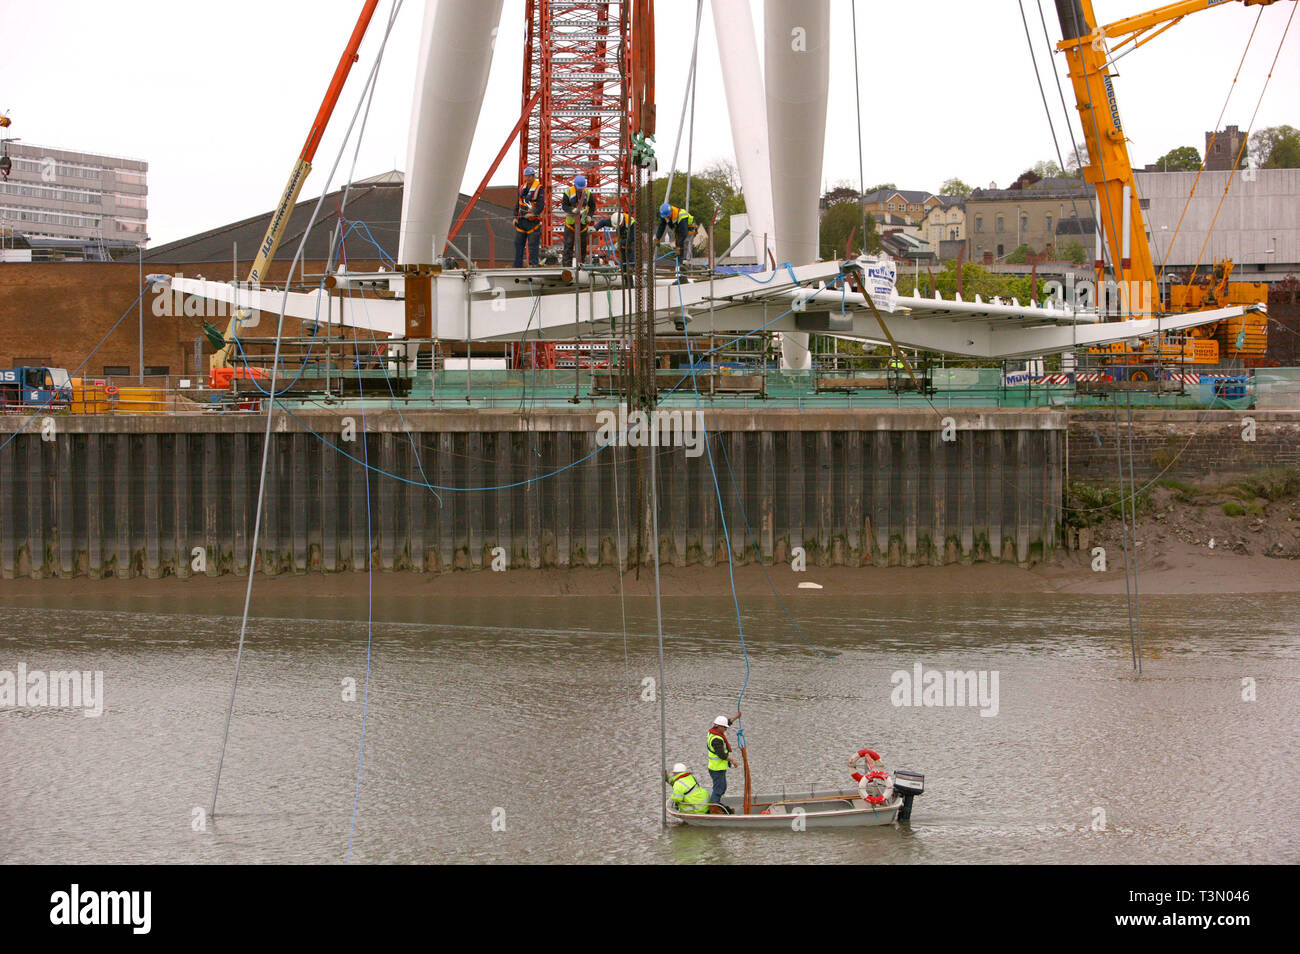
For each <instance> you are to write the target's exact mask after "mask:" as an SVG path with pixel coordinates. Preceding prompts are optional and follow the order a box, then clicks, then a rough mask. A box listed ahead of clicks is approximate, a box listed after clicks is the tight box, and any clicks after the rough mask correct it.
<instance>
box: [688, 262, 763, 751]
mask: <svg viewBox="0 0 1300 954" xmlns="http://www.w3.org/2000/svg"><path fill="white" fill-rule="evenodd" d="M677 275H678V278H679V279H680V277H681V263H680V261H679V262H678V263H677ZM678 302H679V305H680V307H681V312H682V330H683V332H684V333H685V335H686V357H687V360H689V361H690V362H691V364H692V365H693V364H695V355H694V353H693V351H692V349H691V332H690V327H689V326H690V322H689V321H688V320H687V316H686V303H685V301H683V300H682V298H681V296H680V295H679V296H678ZM679 383H680V382H679ZM691 385H692V387H693V388H694V390H695V407H696V409H697V412H698V413H699V415H700V423H701V427H703V422H704V405H703V402H702V401H701V400H700V386H699V383H698V382H697V381H696V379H695V375H694V374H692V375H691ZM719 439H721V435H719ZM704 450H705V452H706V454H707V455H708V458H709V472H710V473H711V474H712V475H713V491H714V494H715V495H716V496H717V498H718V520H719V521H720V522H721V524H722V535H723V538H724V539H725V541H726V544H727V574H728V576H729V578H730V581H731V602H732V605H733V606H734V607H735V610H736V631H737V633H738V634H739V635H740V651H741V653H742V654H743V655H744V657H745V681H744V683H743V684H742V685H741V687H740V695H739V696H738V697H737V699H736V711H737V712H739V711H740V710H741V707H742V703H743V702H744V701H745V691H746V690H747V689H748V688H749V676H750V664H749V648H748V647H747V646H746V645H745V621H744V619H743V618H742V617H741V614H740V598H739V596H737V595H736V562H735V559H734V558H733V556H732V553H731V531H730V529H728V527H727V514H726V508H725V507H724V506H723V504H722V486H721V485H720V484H719V483H718V469H717V467H716V465H715V464H714V462H713V448H712V447H711V446H710V441H709V432H708V430H707V429H705V430H704ZM737 722H738V724H737V727H736V741H737V743H738V744H739V745H740V747H741V748H744V747H745V730H744V727H743V725H740V724H739V720H737Z"/></svg>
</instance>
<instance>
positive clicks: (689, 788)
mask: <svg viewBox="0 0 1300 954" xmlns="http://www.w3.org/2000/svg"><path fill="white" fill-rule="evenodd" d="M672 783H673V802H674V803H675V804H677V805H678V806H679V807H680V809H681V811H684V812H697V813H698V812H707V811H708V810H709V806H708V797H709V796H708V793H706V792H705V791H704V789H702V788H700V783H699V782H697V781H695V776H694V775H692V774H691V773H690V772H683V773H682V774H681V775H674V776H673V778H672Z"/></svg>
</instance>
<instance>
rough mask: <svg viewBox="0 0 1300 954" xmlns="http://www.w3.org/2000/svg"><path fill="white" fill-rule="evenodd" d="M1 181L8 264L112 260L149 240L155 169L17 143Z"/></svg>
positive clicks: (1, 239)
mask: <svg viewBox="0 0 1300 954" xmlns="http://www.w3.org/2000/svg"><path fill="white" fill-rule="evenodd" d="M6 151H7V152H8V155H9V157H10V159H11V160H12V162H13V169H12V171H11V172H10V174H9V178H8V180H6V181H0V246H3V249H4V252H5V254H4V256H3V257H4V258H5V259H7V260H15V259H21V258H27V257H28V256H26V255H24V254H23V253H24V252H25V251H30V252H31V253H32V254H31V257H32V258H40V257H67V258H84V259H90V260H105V259H108V258H111V257H112V255H113V252H114V251H115V250H116V251H117V252H118V253H119V254H120V253H121V252H122V251H125V250H128V249H129V250H134V249H135V248H137V247H140V246H143V245H145V244H146V242H147V240H148V221H149V202H148V195H149V187H148V182H147V180H148V173H149V164H148V163H147V162H143V161H141V160H139V159H123V158H119V157H114V156H102V155H96V154H95V153H89V152H75V151H72V150H68V149H55V148H52V147H49V146H38V145H33V144H31V143H26V142H19V141H13V142H10V143H8V144H7V146H6Z"/></svg>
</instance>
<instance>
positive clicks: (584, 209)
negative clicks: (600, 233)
mask: <svg viewBox="0 0 1300 954" xmlns="http://www.w3.org/2000/svg"><path fill="white" fill-rule="evenodd" d="M560 205H561V206H563V207H564V213H565V214H564V224H565V225H566V226H568V227H569V228H573V227H574V226H575V225H576V224H577V218H575V216H582V217H584V218H590V217H593V216H595V214H596V194H595V193H594V192H592V191H591V190H590V189H582V190H579V189H577V188H575V187H573V186H569V188H568V189H566V190H565V192H564V197H563V198H562V199H561V200H560Z"/></svg>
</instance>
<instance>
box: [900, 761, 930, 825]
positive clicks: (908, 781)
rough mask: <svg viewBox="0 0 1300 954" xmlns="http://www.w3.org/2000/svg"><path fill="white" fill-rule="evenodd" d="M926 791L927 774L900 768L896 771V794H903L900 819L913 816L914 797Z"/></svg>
mask: <svg viewBox="0 0 1300 954" xmlns="http://www.w3.org/2000/svg"><path fill="white" fill-rule="evenodd" d="M924 791H925V776H924V775H922V774H921V773H920V772H909V771H907V770H906V769H899V770H898V771H897V772H895V773H894V794H895V795H901V796H903V807H902V808H900V809H899V810H898V820H899V821H907V820H908V819H910V818H911V817H912V799H914V798H916V796H918V795H920V794H921V793H922V792H924Z"/></svg>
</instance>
